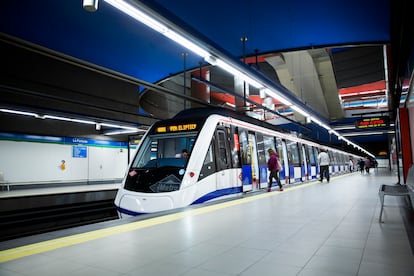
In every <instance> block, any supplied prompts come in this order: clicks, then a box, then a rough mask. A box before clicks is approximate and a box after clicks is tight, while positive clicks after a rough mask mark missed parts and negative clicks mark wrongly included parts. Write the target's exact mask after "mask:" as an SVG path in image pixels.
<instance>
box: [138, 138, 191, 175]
mask: <svg viewBox="0 0 414 276" xmlns="http://www.w3.org/2000/svg"><path fill="white" fill-rule="evenodd" d="M195 138H196V133H194V132H193V133H187V134H186V135H183V134H182V133H181V134H180V135H177V134H173V135H171V134H161V135H150V136H149V137H147V139H145V140H144V141H143V144H142V145H141V146H140V148H139V150H138V152H137V155H136V156H135V159H134V161H133V163H132V167H134V168H159V167H163V166H173V167H184V165H185V164H186V160H187V158H184V157H183V156H182V155H181V152H182V151H183V149H186V150H187V152H188V153H191V150H192V147H193V145H194V142H195Z"/></svg>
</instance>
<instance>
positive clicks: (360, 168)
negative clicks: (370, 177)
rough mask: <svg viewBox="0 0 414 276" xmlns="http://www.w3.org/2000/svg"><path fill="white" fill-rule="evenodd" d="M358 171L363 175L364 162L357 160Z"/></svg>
mask: <svg viewBox="0 0 414 276" xmlns="http://www.w3.org/2000/svg"><path fill="white" fill-rule="evenodd" d="M358 164H359V170H360V171H361V174H362V173H364V168H365V161H364V160H362V159H361V160H359V163H358Z"/></svg>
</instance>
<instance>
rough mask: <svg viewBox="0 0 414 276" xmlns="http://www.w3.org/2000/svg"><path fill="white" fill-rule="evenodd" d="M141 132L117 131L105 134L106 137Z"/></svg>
mask: <svg viewBox="0 0 414 276" xmlns="http://www.w3.org/2000/svg"><path fill="white" fill-rule="evenodd" d="M138 131H139V130H138V129H136V130H132V129H131V130H115V131H110V132H106V133H104V135H118V134H128V133H137V132H138Z"/></svg>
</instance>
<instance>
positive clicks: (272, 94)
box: [263, 88, 292, 106]
mask: <svg viewBox="0 0 414 276" xmlns="http://www.w3.org/2000/svg"><path fill="white" fill-rule="evenodd" d="M263 92H264V93H265V94H267V95H268V96H270V97H272V98H275V99H276V100H278V101H279V102H281V103H282V104H284V105H287V106H291V105H292V103H291V102H289V101H288V100H286V99H285V98H284V97H282V96H280V95H279V94H277V93H276V92H275V91H273V90H270V89H269V88H264V89H263Z"/></svg>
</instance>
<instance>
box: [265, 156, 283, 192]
mask: <svg viewBox="0 0 414 276" xmlns="http://www.w3.org/2000/svg"><path fill="white" fill-rule="evenodd" d="M268 152H269V155H270V157H269V160H268V161H267V168H268V169H269V171H270V174H269V183H268V185H267V191H268V192H270V191H272V183H273V181H272V180H273V178H274V179H275V180H276V182H277V185H279V191H283V186H282V183H281V182H280V179H279V171H280V169H281V168H280V165H279V164H280V163H279V155H278V154H277V153H276V152H275V151H274V150H273V149H268Z"/></svg>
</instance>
